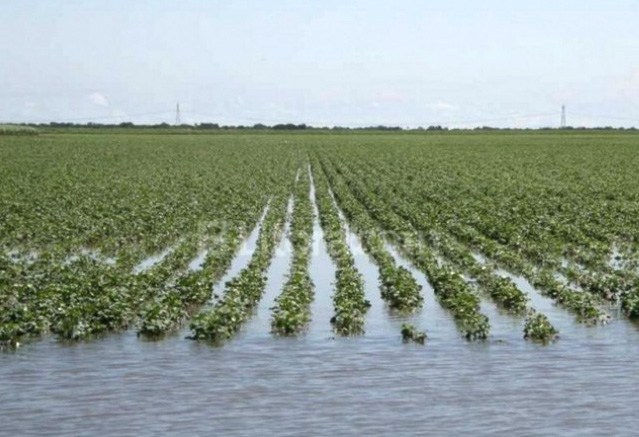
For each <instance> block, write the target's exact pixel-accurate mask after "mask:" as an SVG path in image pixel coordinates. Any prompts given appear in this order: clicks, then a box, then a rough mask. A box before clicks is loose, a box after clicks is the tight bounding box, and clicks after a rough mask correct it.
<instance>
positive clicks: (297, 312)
mask: <svg viewBox="0 0 639 437" xmlns="http://www.w3.org/2000/svg"><path fill="white" fill-rule="evenodd" d="M313 219H314V216H313V206H312V204H311V200H310V180H309V175H308V173H307V172H302V173H301V174H300V175H299V178H298V182H297V184H296V188H295V196H294V206H293V217H292V220H291V227H290V240H291V243H292V246H293V258H292V261H291V268H290V271H289V275H288V280H287V281H286V284H284V288H283V289H282V293H281V294H280V295H279V297H278V298H277V299H276V302H275V307H274V308H273V318H272V320H271V330H272V332H273V333H275V334H278V335H297V334H299V333H301V332H302V331H304V329H306V327H307V326H308V323H309V322H310V320H311V308H310V305H311V302H312V301H313V281H312V280H311V277H310V275H309V271H308V268H309V264H310V261H311V255H312V244H313Z"/></svg>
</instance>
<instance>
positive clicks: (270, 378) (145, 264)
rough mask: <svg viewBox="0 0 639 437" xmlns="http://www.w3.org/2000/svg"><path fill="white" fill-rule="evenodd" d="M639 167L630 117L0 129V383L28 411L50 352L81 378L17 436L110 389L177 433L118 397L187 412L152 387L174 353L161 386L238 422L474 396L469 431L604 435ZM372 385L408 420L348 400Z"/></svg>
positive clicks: (634, 334)
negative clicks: (486, 127) (481, 123)
mask: <svg viewBox="0 0 639 437" xmlns="http://www.w3.org/2000/svg"><path fill="white" fill-rule="evenodd" d="M637 168H639V135H637V134H636V133H633V132H605V131H570V130H566V131H547V132H544V131H538V132H525V131H501V132H477V131H475V132H470V131H468V132H466V131H464V132H454V131H451V132H445V133H430V132H429V133H419V132H403V133H395V132H350V133H347V132H330V131H326V132H295V133H276V132H266V133H242V132H228V133H221V132H220V133H214V134H191V135H189V134H175V135H166V134H155V133H139V132H135V131H134V132H130V133H126V132H113V133H111V132H101V131H99V130H96V132H94V133H70V132H64V131H60V132H58V133H41V134H39V135H33V136H31V135H24V136H22V135H21V136H15V135H3V136H0V181H1V189H0V347H1V348H2V352H1V353H0V377H1V378H2V380H3V381H11V382H10V383H8V385H6V384H5V387H6V388H5V389H3V390H8V391H7V393H8V394H10V396H11V397H12V398H13V399H15V402H14V403H13V404H12V405H13V406H12V407H11V408H13V409H12V410H11V411H12V412H13V413H14V414H28V410H29V402H30V401H29V399H31V400H33V399H32V398H30V397H29V393H24V392H21V391H20V386H21V381H25V379H28V378H33V377H36V375H38V377H40V378H45V379H46V377H45V375H42V374H41V373H40V372H39V371H38V369H39V368H40V366H41V365H42V364H43V363H46V365H47V366H50V367H53V369H54V370H53V372H54V373H55V372H61V373H64V372H71V373H74V374H76V375H77V381H78V382H77V384H79V385H78V386H76V387H75V388H74V389H73V390H75V391H74V393H75V394H76V395H74V396H73V398H72V399H71V398H69V399H67V400H66V401H65V402H62V403H56V402H55V401H54V399H56V397H57V396H64V395H65V393H66V394H68V393H69V392H68V390H69V388H68V387H60V386H59V385H57V384H53V383H51V385H50V386H45V388H42V390H43V392H42V393H40V394H39V395H38V399H39V402H40V404H41V405H40V407H41V409H40V410H39V411H40V413H37V414H36V416H37V417H36V418H35V419H36V420H32V421H31V422H30V423H29V424H26V423H22V424H20V423H19V422H18V421H13V420H11V421H10V424H9V430H10V431H13V433H14V434H15V433H20V432H28V431H29V429H27V428H24V427H25V426H27V427H28V426H32V427H35V426H37V424H38V423H42V422H43V421H47V420H51V419H52V418H63V417H67V418H71V416H72V413H71V412H70V411H71V410H72V409H74V408H81V407H82V406H81V403H82V399H88V398H91V397H92V396H94V392H92V388H91V387H94V388H95V390H96V391H97V390H98V387H97V386H96V383H95V381H96V380H98V381H102V382H103V383H104V384H114V387H120V389H121V391H123V392H126V396H124V395H122V394H121V392H119V391H117V390H116V389H114V391H113V393H111V394H110V395H109V394H107V395H106V396H105V397H104V398H103V400H102V401H103V402H102V404H100V403H94V404H92V406H91V407H90V408H94V409H97V408H111V409H113V410H112V411H111V414H110V416H109V420H112V421H113V427H114V428H113V429H115V430H119V431H130V432H134V433H136V434H140V433H142V434H144V433H145V432H146V433H149V434H153V433H156V432H162V431H166V428H163V427H162V426H163V425H162V420H159V421H158V422H154V424H150V423H148V422H147V421H146V420H145V419H144V417H143V416H144V415H143V414H140V411H137V412H133V411H130V410H128V409H125V408H124V407H121V406H117V405H116V404H117V402H118V400H119V399H122V400H126V402H134V401H135V400H137V401H135V402H139V403H140V404H144V405H143V406H140V407H139V408H141V409H142V410H143V411H152V410H153V411H164V412H166V413H167V414H168V415H170V414H182V413H179V411H178V410H179V409H180V408H178V405H177V404H176V403H174V402H171V403H169V402H168V400H167V399H162V397H161V396H159V397H158V398H156V399H151V400H149V399H148V398H147V396H148V395H149V392H148V390H149V384H151V383H152V384H155V385H154V386H153V389H152V390H153V391H154V392H155V391H157V393H160V392H161V390H163V389H162V384H163V383H161V382H158V380H157V378H154V376H153V375H155V376H157V375H158V374H159V373H158V372H160V371H159V369H160V368H161V369H164V370H163V371H162V372H163V373H162V374H163V375H166V374H167V372H168V374H170V375H172V377H173V378H178V379H180V378H183V379H184V380H183V382H184V385H183V386H181V388H180V389H175V388H174V387H175V386H171V387H173V388H170V387H169V386H168V385H167V387H166V389H167V390H169V388H170V389H171V390H173V391H174V396H175V399H178V400H180V402H181V403H182V408H186V407H189V408H188V411H184V412H183V415H184V417H185V420H187V421H189V423H190V425H191V428H188V427H187V428H185V429H186V430H189V431H191V432H197V431H198V429H199V428H198V424H200V425H202V426H204V422H203V421H204V420H206V419H205V418H206V417H207V416H205V413H206V414H208V418H209V420H213V419H212V418H215V420H216V421H217V422H218V423H219V429H220V430H223V431H228V432H231V431H238V430H241V429H243V428H242V427H247V428H251V426H249V425H250V424H254V425H255V427H258V426H261V427H262V428H263V429H264V432H265V433H267V434H268V433H279V434H281V433H285V434H286V433H294V432H295V430H296V429H299V428H296V427H299V426H309V427H311V429H312V427H315V429H317V430H318V432H322V429H323V428H322V427H323V426H329V424H328V422H327V420H328V418H329V417H330V418H333V419H331V422H332V428H331V429H332V430H333V431H337V432H340V431H341V432H344V433H348V432H353V431H354V430H358V432H362V431H366V430H365V429H364V428H365V427H364V428H362V423H359V422H358V418H364V417H365V418H367V421H366V424H367V425H366V426H371V427H372V428H370V429H369V431H371V432H373V431H378V432H379V431H384V430H385V431H387V432H391V431H392V422H393V421H397V420H400V421H402V423H403V425H404V428H403V429H410V430H414V431H415V432H417V431H418V430H420V429H421V428H420V426H424V424H425V423H426V424H428V425H429V426H434V425H436V424H437V423H440V421H441V423H444V422H448V420H449V419H450V418H451V417H456V416H457V415H458V414H462V413H461V411H462V409H463V410H464V411H465V412H467V413H468V414H469V415H470V416H471V417H473V418H474V419H473V420H471V421H469V426H470V423H472V424H473V426H477V427H479V426H490V427H494V428H493V429H495V430H498V429H511V428H508V425H507V424H508V423H509V422H508V418H507V417H502V416H501V415H497V414H496V413H495V411H496V410H500V411H502V412H503V411H506V412H509V414H511V416H512V414H520V415H521V416H520V417H522V421H521V424H520V425H521V430H522V431H526V432H533V431H535V430H536V431H539V432H543V433H557V432H561V431H566V430H567V429H572V428H570V426H571V425H570V424H571V423H573V424H574V423H575V421H577V422H579V423H580V424H581V425H583V426H587V427H590V428H588V429H595V430H596V429H598V428H597V423H598V420H599V418H598V416H597V414H598V412H597V411H595V412H594V413H593V409H592V408H586V404H588V403H592V402H595V403H596V402H597V401H598V400H601V399H604V398H605V399H606V401H607V402H609V403H610V404H609V405H611V406H610V408H613V409H615V411H617V412H618V413H619V415H620V417H623V420H626V421H627V422H628V423H621V422H623V420H621V421H620V423H619V424H618V425H619V427H620V428H619V430H622V429H628V428H627V427H628V426H631V424H630V423H629V421H632V420H633V419H632V417H633V414H631V413H628V412H627V411H626V409H628V408H631V404H632V403H633V402H634V401H636V395H635V394H634V393H633V392H632V391H631V390H630V387H631V386H632V385H633V384H634V383H636V381H633V380H634V379H636V377H635V376H633V375H636V374H638V373H637V371H638V370H639V367H638V365H637V363H638V362H639V355H638V352H637V350H639V349H637V347H636V345H637V344H638V342H639V327H638V325H637V324H636V320H637V319H639V173H638V172H637ZM123 372H125V373H126V372H129V373H130V374H129V376H130V379H129V381H128V383H127V382H125V381H124V380H123V379H122V377H123ZM207 378H209V379H208V381H207ZM180 380H181V379H180ZM80 381H83V382H82V383H80ZM89 381H93V383H88V382H89ZM593 381H594V382H593ZM586 382H587V384H586ZM166 384H168V382H167V383H166ZM361 384H364V385H361ZM602 387H607V392H605V393H604V392H603V391H601V389H602ZM198 390H204V391H206V393H208V394H209V395H210V396H209V397H208V398H211V397H212V400H211V399H209V400H211V402H210V404H208V405H203V404H202V402H204V400H205V399H207V396H199V397H197V398H194V397H192V396H191V395H190V394H192V393H194V392H197V391H198ZM367 390H370V391H371V393H373V392H374V393H388V396H389V399H391V400H392V402H395V403H397V405H402V406H403V407H402V412H401V413H398V410H397V409H394V411H395V413H393V414H394V415H392V417H391V411H390V410H388V411H387V410H385V409H384V408H383V405H381V404H375V403H373V400H374V399H373V398H372V397H367V398H366V399H368V401H367V402H370V403H369V404H366V402H365V403H363V404H358V405H351V404H350V403H349V399H350V400H353V399H359V400H360V401H361V399H362V398H363V392H362V391H367ZM522 390H524V391H525V390H530V391H531V393H530V396H526V397H524V398H520V397H517V393H521V391H522ZM256 391H257V392H260V393H262V394H263V396H261V397H260V398H259V399H258V398H257V397H256V398H253V397H251V395H250V393H254V392H256ZM241 393H244V395H245V396H246V397H245V398H243V399H244V400H243V401H242V399H241V398H239V397H237V396H239V395H240V394H241ZM307 393H313V394H314V396H315V399H316V400H317V402H318V404H317V405H316V406H313V407H311V406H310V405H308V403H309V402H311V401H312V399H309V398H308V397H307V396H306V394H307ZM567 393H568V395H567ZM570 393H573V395H570ZM611 393H612V394H611ZM121 396H122V397H121ZM565 396H574V399H570V400H568V401H564V399H565ZM435 398H437V399H438V404H437V405H438V407H437V410H438V412H436V411H434V410H433V411H431V412H430V413H428V412H424V411H422V409H423V408H425V407H424V405H426V404H425V403H428V402H431V403H432V401H433V399H435ZM143 399H146V400H143ZM260 399H261V400H260ZM264 399H279V400H282V399H284V400H285V401H286V402H289V404H288V405H289V406H290V408H280V407H278V408H275V406H273V407H269V406H268V405H262V403H261V402H263V401H264ZM473 399H475V400H477V399H481V402H479V401H477V403H475V401H473ZM515 399H519V400H518V401H517V402H519V403H516V402H514V400H515ZM420 402H421V404H420ZM549 404H552V405H553V409H552V411H551V412H549V411H548V410H547V409H546V407H547V405H549ZM100 405H102V407H100ZM109 405H110V406H109ZM114 405H115V406H114ZM247 405H248V408H247ZM580 406H583V407H584V408H583V409H580ZM86 408H89V406H88V405H87V406H86ZM251 408H254V410H253V412H255V411H257V412H258V413H259V414H257V415H254V414H250V410H251ZM309 408H314V409H315V410H316V412H317V414H316V415H315V416H313V417H301V412H302V411H308V409H309ZM429 408H430V407H429ZM225 409H227V410H228V409H230V410H231V411H233V412H234V413H236V414H233V415H232V417H231V415H225ZM418 409H419V410H420V416H419V420H417V417H416V415H415V414H413V413H415V412H416V411H417V410H418ZM296 411H297V413H299V414H297V413H296ZM586 411H587V412H588V415H586ZM227 412H228V411H227ZM582 412H583V414H582ZM85 413H92V412H90V411H87V412H85ZM398 414H399V416H398ZM464 414H465V413H464ZM542 414H543V415H544V417H545V423H544V424H543V425H539V424H538V423H537V422H536V421H535V417H540V416H541V415H542ZM602 414H603V413H602ZM371 415H373V416H374V417H371ZM424 415H426V417H427V420H426V422H423V420H424ZM284 416H286V417H284ZM289 416H290V417H289ZM167 417H168V416H167ZM118 418H120V419H122V418H128V419H129V422H127V423H126V424H125V423H124V422H122V421H118V420H117V419H118ZM447 418H448V419H447ZM283 419H286V420H285V421H286V423H287V424H288V425H287V426H289V425H290V426H291V427H292V428H291V429H288V430H282V429H278V428H277V423H278V421H281V420H283ZM68 423H69V425H68V426H70V427H71V428H70V431H69V432H72V433H73V432H75V431H74V430H82V423H81V422H78V423H77V424H75V425H74V422H73V420H72V418H71V419H70V421H69V422H68ZM167 423H168V422H167ZM247 424H248V425H247ZM74 426H77V428H74ZM167 426H168V425H167ZM448 426H450V423H448ZM127 427H129V428H127ZM457 428H458V430H459V431H465V432H473V431H475V430H476V429H473V428H472V427H470V428H465V427H464V421H463V420H461V421H460V422H459V423H458V425H457ZM34 429H35V428H34ZM202 429H204V428H202ZM328 429H329V428H326V429H325V430H324V431H327V430H328ZM433 429H436V428H433ZM62 430H63V428H60V429H59V430H58V431H60V432H62Z"/></svg>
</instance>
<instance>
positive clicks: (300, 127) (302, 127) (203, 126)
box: [13, 121, 637, 132]
mask: <svg viewBox="0 0 639 437" xmlns="http://www.w3.org/2000/svg"><path fill="white" fill-rule="evenodd" d="M13 126H25V127H34V128H65V129H68V128H81V129H87V128H88V129H166V130H172V129H179V130H194V131H207V130H211V131H214V130H259V131H262V130H273V131H428V132H444V131H449V130H450V131H460V130H462V131H512V130H517V131H519V130H523V131H533V130H535V131H549V130H566V131H583V130H596V131H611V130H616V131H636V130H637V128H635V127H628V128H624V127H612V126H602V127H592V128H587V127H572V126H568V127H563V128H559V127H540V128H500V127H493V126H479V127H475V128H468V129H455V128H448V127H445V126H441V125H431V126H428V127H416V128H402V127H400V126H386V125H376V126H375V125H371V126H360V127H347V126H333V127H315V126H309V125H307V124H303V123H302V124H294V123H280V124H274V125H272V126H269V125H266V124H262V123H257V124H254V125H251V126H244V125H220V124H218V123H196V124H180V125H178V126H176V125H172V124H168V123H159V124H135V123H132V122H130V121H127V122H122V123H118V124H113V123H109V124H106V123H93V122H89V123H68V122H55V121H52V122H50V123H39V124H34V123H19V124H13Z"/></svg>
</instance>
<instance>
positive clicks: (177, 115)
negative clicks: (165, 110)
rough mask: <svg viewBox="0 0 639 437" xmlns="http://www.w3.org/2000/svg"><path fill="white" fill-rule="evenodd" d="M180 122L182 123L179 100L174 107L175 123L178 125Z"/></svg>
mask: <svg viewBox="0 0 639 437" xmlns="http://www.w3.org/2000/svg"><path fill="white" fill-rule="evenodd" d="M180 124H182V122H181V121H180V102H178V103H177V107H176V108H175V125H176V126H179V125H180Z"/></svg>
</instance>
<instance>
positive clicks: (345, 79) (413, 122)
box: [0, 0, 639, 127]
mask: <svg viewBox="0 0 639 437" xmlns="http://www.w3.org/2000/svg"><path fill="white" fill-rule="evenodd" d="M638 23H639V0H635V1H626V0H608V1H603V0H597V1H592V0H562V1H557V0H552V1H551V0H534V1H533V0H527V1H523V0H522V1H507V0H482V1H477V0H465V1H462V0H445V1H444V0H439V1H435V0H415V1H408V0H395V1H375V0H366V1H356V0H350V1H344V0H271V1H264V0H254V1H245V0H244V1H243V0H233V1H230V0H229V1H211V0H180V1H176V0H172V1H162V0H152V1H151V0H149V1H144V0H135V1H130V0H128V1H124V0H108V1H107V0H102V1H98V0H92V1H91V0H84V1H81V0H2V5H1V7H0V84H1V85H0V122H2V121H5V122H7V121H25V122H29V121H30V122H47V121H51V120H56V121H82V122H86V121H99V122H114V123H117V122H121V121H129V120H130V121H135V122H153V123H155V122H163V121H166V122H172V121H173V120H174V119H175V115H174V111H175V104H176V102H177V101H179V102H180V106H181V108H182V121H184V122H202V121H210V122H218V123H222V124H236V123H239V124H254V123H257V122H264V123H269V124H272V123H278V122H287V121H290V122H295V123H301V122H305V123H309V124H315V125H335V124H339V125H352V126H358V125H369V124H393V125H402V126H417V125H429V124H445V125H448V126H475V125H483V124H489V125H495V126H518V127H537V126H544V125H557V124H558V123H559V119H560V107H561V105H562V104H565V105H566V106H567V112H568V122H569V124H573V125H586V126H592V125H613V126H631V125H636V126H639V24H638Z"/></svg>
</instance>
